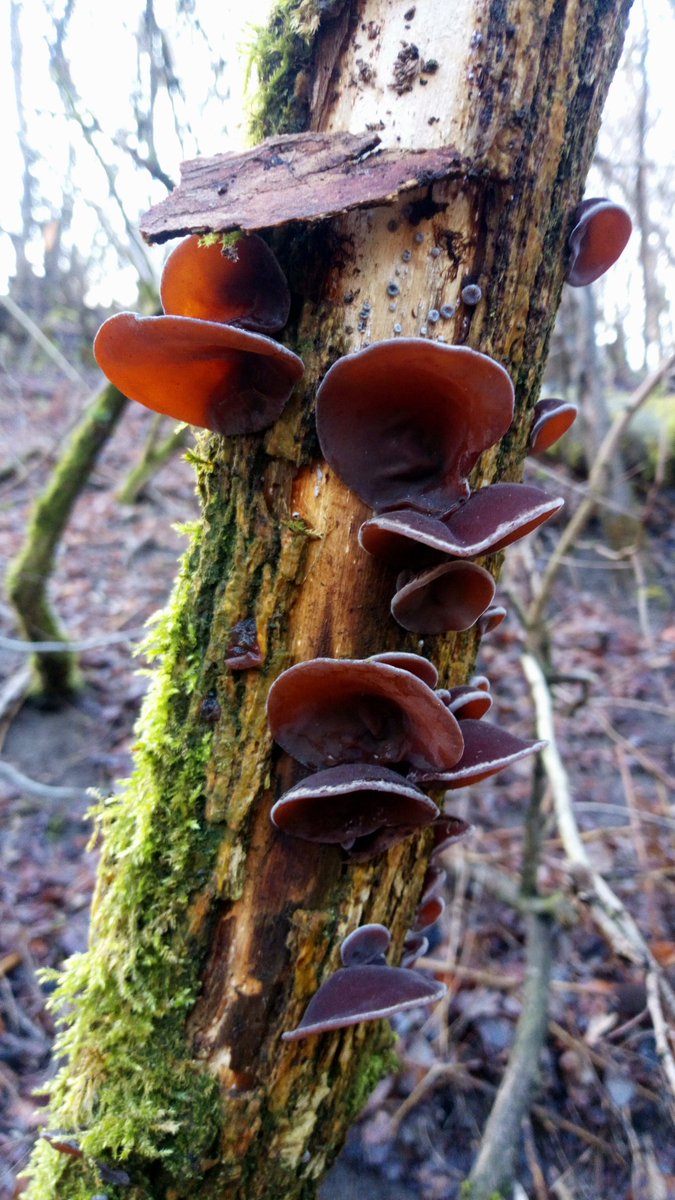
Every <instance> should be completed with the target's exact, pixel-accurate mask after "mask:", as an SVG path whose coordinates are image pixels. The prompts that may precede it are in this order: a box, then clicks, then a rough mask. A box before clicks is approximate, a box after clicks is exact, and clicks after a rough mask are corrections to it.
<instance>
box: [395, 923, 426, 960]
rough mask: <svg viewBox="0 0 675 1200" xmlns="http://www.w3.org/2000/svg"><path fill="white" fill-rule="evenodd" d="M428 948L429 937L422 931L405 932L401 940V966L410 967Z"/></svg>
mask: <svg viewBox="0 0 675 1200" xmlns="http://www.w3.org/2000/svg"><path fill="white" fill-rule="evenodd" d="M428 949H429V939H428V938H427V937H424V934H422V933H413V932H412V930H411V932H410V933H407V934H406V936H405V941H404V942H403V957H402V958H401V966H402V967H411V966H412V965H413V963H414V962H415V961H416V960H417V959H418V958H421V957H422V955H423V954H426V952H427V950H428Z"/></svg>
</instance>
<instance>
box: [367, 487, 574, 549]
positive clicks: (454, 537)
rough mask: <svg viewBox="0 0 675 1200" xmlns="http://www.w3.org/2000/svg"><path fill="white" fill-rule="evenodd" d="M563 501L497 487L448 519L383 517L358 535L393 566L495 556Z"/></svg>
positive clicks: (522, 489) (424, 515) (392, 514)
mask: <svg viewBox="0 0 675 1200" xmlns="http://www.w3.org/2000/svg"><path fill="white" fill-rule="evenodd" d="M563 503H564V501H563V500H562V498H560V497H551V496H549V495H548V494H547V493H546V492H543V491H542V490H541V488H537V487H532V486H530V485H529V484H524V483H493V484H491V485H490V486H489V487H484V488H481V489H480V491H478V492H474V493H473V494H472V495H471V496H469V498H468V500H465V501H464V503H463V504H461V505H460V506H459V507H458V508H456V509H455V510H454V512H451V513H450V514H449V515H448V516H447V517H445V519H444V520H442V521H441V520H439V519H438V518H437V517H433V516H429V515H428V514H427V513H420V512H410V511H408V510H399V511H395V512H387V513H381V514H380V515H379V516H375V517H372V518H371V520H370V521H366V522H365V523H364V524H363V525H362V526H361V529H360V531H359V541H360V543H361V545H362V546H363V549H364V550H367V552H368V553H369V554H372V555H374V556H375V557H376V558H380V559H382V560H383V561H384V562H387V563H389V564H390V565H391V566H398V567H405V566H410V563H411V559H412V560H413V561H414V563H415V565H417V564H420V565H428V564H429V563H433V562H434V561H435V562H438V561H439V559H441V558H445V557H450V556H453V557H455V558H475V557H476V556H477V555H480V554H493V553H494V552H495V551H496V550H502V549H503V548H504V547H505V546H509V545H510V544H511V543H512V542H516V541H518V540H519V539H520V538H523V537H525V536H526V534H528V533H531V532H532V530H533V529H536V528H537V526H538V525H542V524H543V523H544V521H548V520H550V518H551V517H553V516H555V514H556V513H557V512H558V510H559V509H560V508H561V507H562V505H563Z"/></svg>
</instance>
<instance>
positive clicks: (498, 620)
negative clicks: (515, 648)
mask: <svg viewBox="0 0 675 1200" xmlns="http://www.w3.org/2000/svg"><path fill="white" fill-rule="evenodd" d="M505 620H506V609H505V608H504V605H503V604H493V605H492V606H491V607H490V608H487V609H486V610H485V612H484V613H483V614H482V616H480V617H479V618H478V629H479V631H480V635H481V637H484V636H485V634H486V633H492V630H493V629H498V628H499V626H500V625H501V624H502V621H505Z"/></svg>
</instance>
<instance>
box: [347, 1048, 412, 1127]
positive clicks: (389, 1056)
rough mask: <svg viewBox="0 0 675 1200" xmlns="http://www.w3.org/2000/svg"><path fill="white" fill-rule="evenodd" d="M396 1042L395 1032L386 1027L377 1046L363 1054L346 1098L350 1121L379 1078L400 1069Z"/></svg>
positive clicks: (353, 1118) (356, 1114) (365, 1100)
mask: <svg viewBox="0 0 675 1200" xmlns="http://www.w3.org/2000/svg"><path fill="white" fill-rule="evenodd" d="M396 1042H397V1038H396V1036H395V1034H394V1033H393V1032H392V1030H391V1029H387V1032H386V1033H383V1036H382V1039H381V1043H380V1046H379V1048H378V1049H377V1050H376V1051H373V1052H371V1053H368V1054H366V1055H364V1060H363V1062H362V1063H361V1064H360V1065H359V1070H358V1073H357V1075H356V1077H355V1079H354V1082H353V1084H352V1088H351V1091H350V1093H349V1095H348V1097H347V1100H346V1111H347V1113H348V1114H349V1120H350V1121H355V1120H356V1118H357V1117H358V1115H359V1113H360V1112H361V1111H362V1109H363V1108H364V1107H365V1104H366V1102H367V1100H368V1099H369V1097H370V1095H371V1093H372V1092H373V1091H374V1089H375V1088H376V1087H377V1085H378V1083H379V1082H380V1080H381V1079H384V1078H385V1076H386V1075H394V1074H395V1073H396V1072H397V1071H400V1069H401V1062H400V1059H399V1057H398V1055H397V1053H396V1051H395V1049H394V1046H395V1045H396Z"/></svg>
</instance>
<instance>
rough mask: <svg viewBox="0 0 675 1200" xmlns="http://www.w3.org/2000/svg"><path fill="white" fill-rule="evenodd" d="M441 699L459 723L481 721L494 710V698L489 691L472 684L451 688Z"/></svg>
mask: <svg viewBox="0 0 675 1200" xmlns="http://www.w3.org/2000/svg"><path fill="white" fill-rule="evenodd" d="M441 699H442V700H443V703H444V704H445V705H446V707H447V708H449V709H450V712H451V713H454V714H455V716H456V717H457V720H458V721H467V720H469V721H480V719H481V717H484V716H485V714H486V713H487V712H489V711H490V709H491V708H492V696H491V695H490V693H489V691H486V689H485V688H481V687H477V686H475V685H472V684H470V683H464V684H461V685H460V686H459V687H454V688H449V689H448V690H447V692H445V693H444V694H443V695H442V696H441Z"/></svg>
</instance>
